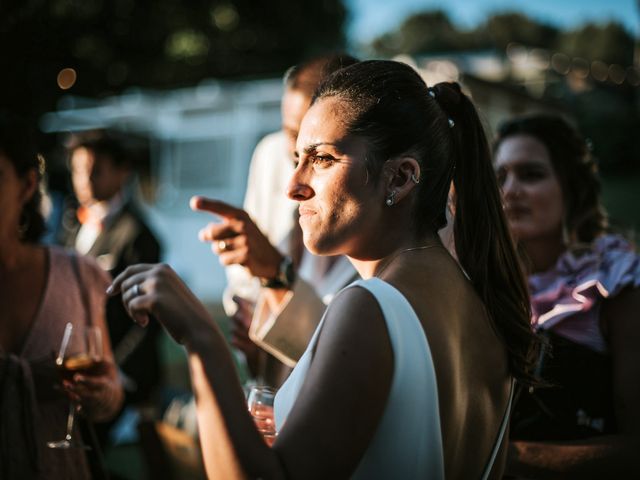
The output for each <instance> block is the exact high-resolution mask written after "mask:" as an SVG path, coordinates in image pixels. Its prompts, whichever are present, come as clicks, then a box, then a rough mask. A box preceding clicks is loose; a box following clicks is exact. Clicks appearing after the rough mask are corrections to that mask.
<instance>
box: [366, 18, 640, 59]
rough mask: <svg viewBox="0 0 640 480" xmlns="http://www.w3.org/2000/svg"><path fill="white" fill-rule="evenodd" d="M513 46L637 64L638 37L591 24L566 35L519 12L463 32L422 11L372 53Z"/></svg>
mask: <svg viewBox="0 0 640 480" xmlns="http://www.w3.org/2000/svg"><path fill="white" fill-rule="evenodd" d="M511 42H515V43H520V44H523V45H526V46H529V47H539V48H545V49H548V50H551V51H558V52H562V53H564V54H566V55H568V56H570V57H582V58H584V59H586V60H588V61H593V60H600V61H602V62H605V63H618V64H620V65H623V66H628V65H632V64H633V52H634V39H633V36H632V35H631V34H630V33H629V32H628V31H626V30H625V28H624V27H623V26H622V25H620V24H619V23H615V22H609V23H606V24H594V23H587V24H585V25H582V26H580V27H577V28H575V29H573V30H568V31H563V30H560V29H558V28H557V27H555V26H553V25H548V24H545V23H541V22H538V21H536V20H534V19H532V18H529V17H528V16H526V15H524V14H522V13H518V12H505V13H499V14H495V15H492V16H490V17H489V18H488V19H487V20H486V21H485V22H484V23H482V24H480V25H478V26H477V27H476V28H474V29H471V30H464V29H459V28H457V27H456V26H455V25H454V24H452V23H451V21H450V19H449V17H448V16H447V14H446V13H445V12H444V11H442V10H433V11H428V12H423V13H417V14H415V15H412V16H410V17H408V18H407V19H406V20H405V21H404V22H403V23H402V24H401V25H400V27H399V28H398V29H397V30H396V31H393V32H388V33H386V34H384V35H382V36H380V37H378V38H376V39H375V40H373V41H372V43H371V45H369V50H370V53H372V54H373V55H383V56H393V55H396V54H401V53H406V54H413V55H415V54H426V53H442V52H458V51H463V50H485V49H495V50H498V51H501V52H504V50H505V48H506V47H507V45H508V44H509V43H511Z"/></svg>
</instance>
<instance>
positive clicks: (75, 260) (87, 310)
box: [69, 253, 93, 325]
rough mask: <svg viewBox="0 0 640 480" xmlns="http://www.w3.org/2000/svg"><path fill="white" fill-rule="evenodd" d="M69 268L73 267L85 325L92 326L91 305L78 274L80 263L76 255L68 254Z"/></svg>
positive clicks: (80, 276)
mask: <svg viewBox="0 0 640 480" xmlns="http://www.w3.org/2000/svg"><path fill="white" fill-rule="evenodd" d="M69 257H70V259H71V266H72V267H73V273H74V275H75V277H76V282H77V284H78V288H79V289H80V297H81V299H82V308H83V309H84V315H85V320H86V324H87V325H93V317H92V315H91V304H90V302H89V294H88V292H87V288H86V286H85V284H84V282H83V281H82V275H81V274H80V262H79V261H78V254H77V253H70V254H69Z"/></svg>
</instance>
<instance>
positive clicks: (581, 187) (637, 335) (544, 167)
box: [495, 115, 640, 479]
mask: <svg viewBox="0 0 640 480" xmlns="http://www.w3.org/2000/svg"><path fill="white" fill-rule="evenodd" d="M495 169H496V172H497V176H498V180H499V183H500V186H501V187H502V194H503V199H504V206H505V212H506V214H507V218H508V221H509V224H510V227H511V230H512V232H513V235H514V237H515V239H516V241H517V242H518V244H519V247H520V250H521V251H522V254H523V257H524V258H523V263H524V265H526V269H527V273H528V282H529V289H530V292H531V302H532V310H533V311H532V319H533V324H534V326H535V328H536V330H538V331H539V332H540V334H541V335H542V336H544V337H545V338H546V345H545V350H546V351H547V352H549V354H548V355H542V356H540V362H539V365H538V366H537V367H536V370H537V371H538V372H539V375H540V376H541V377H542V380H543V382H545V383H546V384H547V385H546V386H545V388H532V389H527V390H523V391H522V392H521V394H520V395H519V396H518V401H517V403H516V405H515V408H514V414H513V416H512V422H511V438H512V443H511V448H510V453H511V454H510V456H509V462H508V473H509V474H513V475H517V476H523V477H526V478H558V477H560V476H561V477H562V478H580V479H583V478H640V461H639V459H638V455H637V453H638V451H640V442H639V438H640V410H638V407H637V406H638V405H639V404H640V321H639V319H638V312H639V311H640V257H639V256H638V255H637V254H636V253H635V252H634V250H633V248H632V246H631V245H630V244H629V243H628V242H627V241H626V240H625V239H624V238H622V237H621V236H619V235H613V234H611V233H608V232H607V216H606V213H605V211H604V208H603V206H602V203H601V199H600V181H599V178H598V174H597V168H596V162H595V160H594V158H593V157H592V156H591V153H590V151H589V148H588V144H587V142H586V141H585V139H584V138H582V137H581V136H580V135H579V133H578V132H577V131H576V130H575V129H574V128H573V127H572V126H571V125H569V124H568V123H567V122H566V121H564V120H563V119H562V118H559V117H556V116H550V115H533V116H527V117H519V118H514V119H512V120H509V121H508V122H506V123H505V124H504V125H502V126H501V128H500V129H499V132H498V138H497V140H496V142H495Z"/></svg>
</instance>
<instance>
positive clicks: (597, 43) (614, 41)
mask: <svg viewBox="0 0 640 480" xmlns="http://www.w3.org/2000/svg"><path fill="white" fill-rule="evenodd" d="M634 43H635V42H634V39H633V37H632V36H631V34H630V33H629V32H627V31H626V30H625V28H624V27H623V26H622V25H620V24H619V23H615V22H609V23H606V24H604V25H598V24H594V23H587V24H585V25H583V26H582V27H579V28H576V29H575V30H570V31H568V32H563V33H562V34H561V35H560V36H559V38H558V41H557V42H556V44H555V45H554V46H555V48H556V49H557V50H558V51H561V52H563V53H565V54H567V55H570V56H572V57H581V58H584V59H586V60H589V61H594V60H599V61H601V62H604V63H617V64H619V65H623V66H625V67H626V66H629V65H632V64H633V51H634Z"/></svg>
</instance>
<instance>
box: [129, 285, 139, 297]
mask: <svg viewBox="0 0 640 480" xmlns="http://www.w3.org/2000/svg"><path fill="white" fill-rule="evenodd" d="M131 290H133V292H132V294H133V298H136V297H137V296H139V295H140V293H141V292H140V285H138V284H137V283H136V284H135V285H134V286H133V288H132V289H131Z"/></svg>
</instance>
